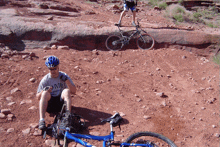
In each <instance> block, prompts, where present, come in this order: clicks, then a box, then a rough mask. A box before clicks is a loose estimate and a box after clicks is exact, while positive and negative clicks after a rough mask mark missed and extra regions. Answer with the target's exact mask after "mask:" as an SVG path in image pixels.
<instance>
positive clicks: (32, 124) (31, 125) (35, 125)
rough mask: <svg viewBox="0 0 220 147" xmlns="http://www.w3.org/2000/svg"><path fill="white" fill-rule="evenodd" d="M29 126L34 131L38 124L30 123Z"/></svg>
mask: <svg viewBox="0 0 220 147" xmlns="http://www.w3.org/2000/svg"><path fill="white" fill-rule="evenodd" d="M29 126H30V127H31V128H32V129H34V128H37V127H38V123H31V124H30V125H29Z"/></svg>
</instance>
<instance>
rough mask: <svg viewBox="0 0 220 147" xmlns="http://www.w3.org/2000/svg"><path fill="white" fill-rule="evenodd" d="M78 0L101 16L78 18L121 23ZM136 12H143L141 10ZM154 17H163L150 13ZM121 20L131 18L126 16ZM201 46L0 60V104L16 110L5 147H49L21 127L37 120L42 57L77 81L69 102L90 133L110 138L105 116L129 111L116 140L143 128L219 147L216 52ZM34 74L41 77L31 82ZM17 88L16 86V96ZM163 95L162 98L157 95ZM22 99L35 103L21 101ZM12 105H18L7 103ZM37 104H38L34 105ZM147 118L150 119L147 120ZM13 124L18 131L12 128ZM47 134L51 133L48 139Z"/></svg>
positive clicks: (3, 134)
mask: <svg viewBox="0 0 220 147" xmlns="http://www.w3.org/2000/svg"><path fill="white" fill-rule="evenodd" d="M81 1H82V0H79V1H77V2H74V3H75V4H77V5H79V6H80V7H82V8H84V10H85V9H86V7H87V9H92V8H93V10H94V11H98V13H99V14H96V15H92V17H91V15H82V16H81V17H77V18H75V21H80V20H83V21H88V20H93V21H94V20H95V21H105V20H106V19H111V20H112V22H117V21H118V18H119V13H118V14H113V15H112V17H109V16H110V13H111V14H112V12H110V11H107V10H105V7H104V6H103V7H99V9H96V8H94V7H93V6H91V5H92V4H88V3H81ZM96 6H98V5H96ZM101 12H103V13H101ZM107 12H108V13H107ZM144 12H145V13H146V12H149V13H152V17H151V18H149V19H148V20H151V21H154V22H157V21H158V22H161V23H167V24H168V23H170V22H169V21H168V20H167V19H165V18H163V15H162V14H161V15H159V14H158V12H157V11H155V10H152V9H150V10H145V11H144ZM139 14H140V15H142V14H143V13H141V11H140V12H139V13H138V14H137V15H139ZM104 15H105V16H104ZM155 15H158V17H153V16H155ZM101 16H102V17H101ZM149 17H150V16H149ZM160 18H161V19H160ZM124 20H125V22H126V23H128V24H129V23H130V20H129V18H125V19H124ZM149 23H151V22H149ZM197 50H199V49H197ZM197 50H196V49H195V50H194V51H193V52H189V51H186V50H180V49H175V48H172V47H170V48H160V49H157V50H148V51H143V50H140V49H138V50H132V49H127V50H123V51H118V52H110V51H95V50H94V51H78V50H74V49H70V50H62V51H61V50H47V51H45V50H43V49H36V50H29V49H26V50H25V52H34V53H35V54H36V56H37V58H35V57H34V58H33V59H32V60H24V59H22V57H21V56H20V55H16V56H13V57H11V58H10V60H9V59H7V58H6V59H0V67H1V68H0V74H1V76H0V77H1V78H0V84H1V86H0V108H1V109H11V112H12V113H13V114H14V115H15V117H14V118H13V120H12V121H9V120H7V119H0V124H1V126H0V146H2V147H4V146H5V147H8V146H13V147H17V146H19V147H20V146H22V147H26V146H37V147H38V146H42V147H44V146H46V144H45V140H44V139H43V138H42V136H34V135H33V133H34V131H36V130H37V129H36V128H35V129H33V128H32V129H31V131H30V133H28V134H25V133H23V132H22V131H24V130H25V129H27V128H30V124H32V123H38V120H39V112H38V100H37V99H36V97H35V94H36V90H37V86H38V84H39V82H40V80H41V79H42V77H43V76H44V75H45V74H46V73H48V69H47V68H46V66H45V64H44V62H45V60H44V59H43V58H44V57H45V56H48V55H56V56H57V57H59V58H60V61H61V63H60V69H61V71H64V72H66V73H67V74H68V75H69V76H70V77H71V78H72V80H73V81H74V83H75V85H76V86H77V93H76V95H72V99H73V103H72V106H73V110H74V112H75V113H78V114H80V115H82V116H83V117H84V118H85V119H86V120H87V124H86V125H87V127H88V129H87V130H85V133H90V134H99V135H106V134H107V133H108V132H109V125H108V124H102V123H100V119H102V118H106V117H109V116H110V115H112V114H114V112H116V111H117V112H120V113H121V114H124V116H123V117H124V118H125V120H126V121H125V122H126V123H125V124H123V125H121V130H120V129H118V128H117V127H116V128H115V129H114V130H115V132H116V133H115V134H116V138H115V140H120V141H122V140H125V139H126V138H127V137H128V136H129V135H131V134H133V133H135V132H139V131H153V132H157V133H161V134H163V135H165V136H166V137H168V138H170V139H171V140H173V141H174V142H175V143H176V144H177V146H179V147H196V146H198V147H208V146H210V147H215V146H216V147H217V146H218V144H219V66H218V65H217V64H215V63H214V62H212V57H211V55H207V54H205V55H204V56H205V57H204V56H203V54H198V53H197V52H198V51H197ZM31 78H35V79H36V81H35V82H30V81H29V80H30V79H31ZM14 88H18V89H19V91H17V92H15V93H13V94H11V90H12V89H14ZM161 92H163V93H164V95H165V96H164V97H160V96H158V95H157V93H161ZM10 96H12V98H11V100H9V97H10ZM215 99H216V100H215ZM23 100H31V101H32V102H31V103H28V102H26V103H25V104H20V103H21V101H23ZM10 102H15V104H13V105H11V106H10V105H8V104H9V103H10ZM32 106H35V107H36V109H33V110H31V109H29V108H30V107H32ZM147 116H149V117H150V118H149V119H146V118H145V117H147ZM52 121H53V118H52V117H49V116H48V115H47V117H46V122H47V124H49V123H52ZM9 128H14V131H12V132H11V133H8V132H7V130H8V129H9ZM50 139H52V138H51V137H50V136H47V139H46V140H50ZM75 145H76V144H75V143H71V144H70V145H69V146H75ZM94 145H96V146H101V145H100V144H96V143H94Z"/></svg>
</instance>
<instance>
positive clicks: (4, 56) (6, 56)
mask: <svg viewBox="0 0 220 147" xmlns="http://www.w3.org/2000/svg"><path fill="white" fill-rule="evenodd" d="M1 58H9V55H8V54H4V53H3V54H2V55H1Z"/></svg>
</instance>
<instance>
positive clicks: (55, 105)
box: [36, 56, 76, 130]
mask: <svg viewBox="0 0 220 147" xmlns="http://www.w3.org/2000/svg"><path fill="white" fill-rule="evenodd" d="M45 64H46V66H47V67H48V69H49V73H48V74H47V75H45V76H44V77H43V79H42V80H41V81H40V84H39V86H38V89H37V94H36V97H37V98H38V99H39V100H40V101H39V114H40V120H39V129H41V130H42V129H44V128H45V127H46V126H45V120H44V118H45V112H46V111H47V112H48V113H57V112H60V111H61V109H62V106H63V104H64V102H65V103H66V105H67V108H66V112H67V113H69V114H71V95H70V94H71V93H72V94H75V93H76V87H75V85H74V83H73V81H72V80H71V78H70V77H69V76H68V75H67V74H66V73H64V72H62V71H59V59H58V58H57V57H56V56H50V57H48V58H47V59H46V62H45Z"/></svg>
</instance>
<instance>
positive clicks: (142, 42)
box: [137, 34, 155, 50]
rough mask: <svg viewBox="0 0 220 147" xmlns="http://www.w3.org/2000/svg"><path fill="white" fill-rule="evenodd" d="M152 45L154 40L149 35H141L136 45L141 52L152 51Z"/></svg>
mask: <svg viewBox="0 0 220 147" xmlns="http://www.w3.org/2000/svg"><path fill="white" fill-rule="evenodd" d="M154 44H155V41H154V38H153V37H152V36H150V35H149V34H143V35H140V37H138V38H137V45H138V47H139V48H140V49H143V50H149V49H152V48H153V47H154Z"/></svg>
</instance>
